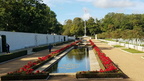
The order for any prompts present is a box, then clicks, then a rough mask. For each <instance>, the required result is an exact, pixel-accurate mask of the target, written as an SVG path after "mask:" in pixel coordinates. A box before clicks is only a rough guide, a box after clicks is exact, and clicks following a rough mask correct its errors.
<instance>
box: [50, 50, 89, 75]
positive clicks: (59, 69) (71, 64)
mask: <svg viewBox="0 0 144 81" xmlns="http://www.w3.org/2000/svg"><path fill="white" fill-rule="evenodd" d="M88 70H90V64H89V55H88V51H87V48H77V49H72V50H71V51H70V52H69V53H68V54H67V55H65V56H64V57H63V58H62V59H60V60H59V61H58V62H57V63H55V64H54V65H53V66H52V67H51V68H50V69H48V70H47V71H48V72H50V73H75V72H77V71H88Z"/></svg>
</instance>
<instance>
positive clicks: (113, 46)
mask: <svg viewBox="0 0 144 81" xmlns="http://www.w3.org/2000/svg"><path fill="white" fill-rule="evenodd" d="M113 47H123V46H120V45H113Z"/></svg>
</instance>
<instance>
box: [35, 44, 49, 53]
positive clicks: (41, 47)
mask: <svg viewBox="0 0 144 81" xmlns="http://www.w3.org/2000/svg"><path fill="white" fill-rule="evenodd" d="M45 49H48V45H46V46H40V47H35V48H33V52H38V51H42V50H45Z"/></svg>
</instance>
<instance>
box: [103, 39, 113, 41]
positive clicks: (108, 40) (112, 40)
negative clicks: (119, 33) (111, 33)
mask: <svg viewBox="0 0 144 81" xmlns="http://www.w3.org/2000/svg"><path fill="white" fill-rule="evenodd" d="M104 40H108V41H115V40H113V39H104Z"/></svg>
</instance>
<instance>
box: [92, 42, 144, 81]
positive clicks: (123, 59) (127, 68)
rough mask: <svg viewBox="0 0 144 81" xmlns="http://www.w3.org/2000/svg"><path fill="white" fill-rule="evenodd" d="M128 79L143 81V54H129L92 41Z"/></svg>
mask: <svg viewBox="0 0 144 81" xmlns="http://www.w3.org/2000/svg"><path fill="white" fill-rule="evenodd" d="M92 41H93V42H94V43H95V44H96V45H97V46H98V47H99V48H100V49H101V50H102V51H103V52H104V53H105V54H106V55H107V56H108V57H110V58H111V59H112V60H113V62H114V63H115V64H117V65H118V67H119V68H120V69H121V70H122V71H123V72H124V73H125V74H126V75H127V76H128V77H129V78H130V81H144V59H142V58H141V57H142V56H144V54H130V53H126V52H124V51H122V50H121V49H120V48H113V47H111V46H109V45H107V44H106V43H101V42H100V41H97V40H92Z"/></svg>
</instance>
